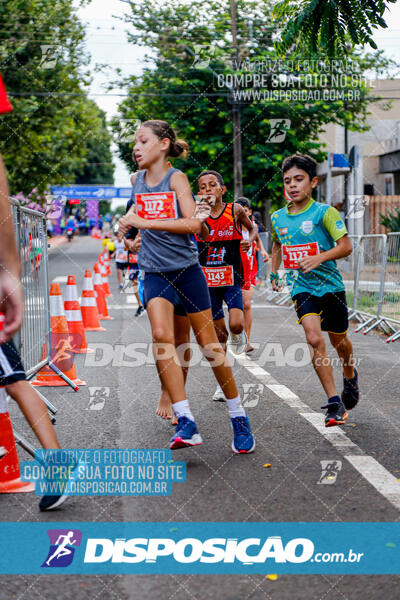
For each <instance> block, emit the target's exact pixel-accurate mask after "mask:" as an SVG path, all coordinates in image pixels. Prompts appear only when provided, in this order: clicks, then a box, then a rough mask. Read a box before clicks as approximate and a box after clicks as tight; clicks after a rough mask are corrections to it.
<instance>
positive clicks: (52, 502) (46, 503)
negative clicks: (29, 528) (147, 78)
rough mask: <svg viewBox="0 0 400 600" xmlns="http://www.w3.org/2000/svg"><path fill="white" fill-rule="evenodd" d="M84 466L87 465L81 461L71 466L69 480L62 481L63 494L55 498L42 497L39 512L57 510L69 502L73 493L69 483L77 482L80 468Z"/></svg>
mask: <svg viewBox="0 0 400 600" xmlns="http://www.w3.org/2000/svg"><path fill="white" fill-rule="evenodd" d="M82 466H85V463H83V462H81V461H78V462H76V463H72V464H71V466H70V468H69V477H68V478H67V479H64V480H62V481H60V491H61V492H62V493H61V494H58V495H57V496H53V495H46V496H42V498H41V500H40V502H39V510H41V511H42V512H44V511H46V510H55V509H57V508H59V507H60V506H61V504H64V502H65V501H66V500H67V498H68V497H69V496H70V495H71V493H70V491H71V489H70V486H69V483H70V482H71V481H76V480H77V478H78V470H79V467H82Z"/></svg>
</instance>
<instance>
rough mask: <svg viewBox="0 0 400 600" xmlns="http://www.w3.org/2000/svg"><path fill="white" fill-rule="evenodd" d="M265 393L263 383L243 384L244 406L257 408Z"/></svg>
mask: <svg viewBox="0 0 400 600" xmlns="http://www.w3.org/2000/svg"><path fill="white" fill-rule="evenodd" d="M263 392H264V385H263V384H262V383H244V384H243V406H245V407H246V408H254V407H255V406H257V404H258V401H259V400H260V397H261V396H262V394H263Z"/></svg>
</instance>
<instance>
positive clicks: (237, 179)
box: [230, 0, 243, 200]
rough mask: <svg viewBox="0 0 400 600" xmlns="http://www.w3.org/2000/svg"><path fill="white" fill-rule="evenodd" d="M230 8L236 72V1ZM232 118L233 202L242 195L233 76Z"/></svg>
mask: <svg viewBox="0 0 400 600" xmlns="http://www.w3.org/2000/svg"><path fill="white" fill-rule="evenodd" d="M230 7H231V32H232V47H233V61H234V71H237V68H238V62H239V49H238V42H237V18H236V0H230ZM232 92H233V93H232V116H233V176H234V195H235V200H236V199H237V198H238V197H239V196H242V194H243V175H242V132H241V129H240V100H238V99H237V95H236V92H237V82H236V77H235V76H234V84H233V89H232Z"/></svg>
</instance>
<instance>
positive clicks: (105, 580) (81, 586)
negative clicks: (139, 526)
mask: <svg viewBox="0 0 400 600" xmlns="http://www.w3.org/2000/svg"><path fill="white" fill-rule="evenodd" d="M99 247H100V244H99V242H98V241H96V240H92V239H82V238H81V239H78V240H75V241H74V242H73V243H72V244H68V245H67V244H65V245H62V246H60V247H58V248H57V249H54V250H53V251H52V253H51V257H50V280H54V279H55V278H57V277H58V278H60V277H63V276H66V275H70V274H71V275H75V276H76V278H77V282H78V286H79V289H81V285H82V281H83V275H84V270H85V269H86V268H92V266H93V263H94V260H95V257H96V255H97V253H98V251H99ZM110 284H111V290H112V292H113V294H114V295H113V297H112V298H110V299H109V310H110V314H111V315H112V316H113V317H114V320H112V321H104V322H103V324H105V327H106V329H107V331H106V332H92V333H88V334H87V338H88V343H89V346H92V347H93V348H94V347H95V346H96V344H97V345H98V346H99V345H100V346H99V347H98V348H97V351H96V354H89V355H77V356H76V360H75V364H76V367H77V373H78V376H79V377H80V378H81V379H84V380H85V381H86V382H87V386H83V387H81V389H80V390H79V392H78V393H74V392H73V391H72V390H71V389H70V388H45V389H44V394H45V395H46V397H47V398H48V399H49V400H51V401H52V402H53V403H54V404H55V405H56V406H57V408H58V414H57V424H56V430H57V433H58V435H59V439H60V442H61V443H62V445H63V446H64V447H70V448H165V447H167V444H168V441H169V438H170V436H171V435H172V431H173V429H172V427H171V425H170V424H169V423H168V422H166V421H163V420H161V419H160V418H159V417H156V416H155V414H154V411H155V408H156V404H157V401H158V397H159V392H160V385H159V382H158V378H157V375H156V370H155V366H154V364H153V363H152V360H151V350H150V341H151V336H150V327H149V322H148V319H147V316H146V315H143V316H142V317H140V318H135V317H134V312H135V310H136V307H135V305H134V303H132V302H131V300H130V299H131V298H132V296H130V295H127V294H120V293H119V291H118V289H117V282H116V275H115V271H114V269H113V271H112V276H111V278H110ZM62 287H63V286H62ZM350 337H351V339H352V341H353V343H354V346H355V349H356V351H355V354H356V357H357V358H358V360H359V373H360V385H361V391H362V397H361V402H360V404H359V406H358V407H357V408H356V409H355V410H354V411H353V412H352V413H351V414H350V416H349V419H348V422H347V424H346V426H344V427H343V428H341V431H342V433H337V429H338V428H335V430H334V431H333V430H325V428H323V427H321V424H322V423H323V418H322V415H323V413H322V411H321V410H320V406H321V405H322V404H324V397H323V394H322V393H321V388H320V385H319V383H318V381H317V378H316V376H315V374H314V372H313V369H312V366H311V365H310V364H309V363H307V364H305V360H303V359H304V356H303V350H302V347H301V344H302V342H303V337H302V329H301V328H300V327H299V326H298V325H297V324H296V319H295V314H294V312H293V311H291V310H289V309H287V308H279V307H271V306H269V305H267V304H265V303H264V302H263V301H261V300H257V297H256V299H255V308H254V324H253V334H252V342H253V343H255V344H258V345H259V347H258V349H257V350H256V351H255V352H254V353H253V355H252V356H251V358H250V359H245V358H242V359H241V360H240V361H239V362H235V365H234V373H235V377H236V380H237V382H238V384H239V387H240V391H241V393H242V395H243V396H244V397H245V404H247V411H248V414H249V417H250V420H251V423H252V427H253V432H254V434H255V437H256V441H257V448H256V452H255V453H254V454H252V455H233V454H232V451H231V449H230V444H231V428H230V422H229V418H228V415H227V410H226V406H225V405H224V404H223V403H214V402H212V401H211V397H212V394H213V392H214V390H215V385H216V383H215V381H214V379H213V376H212V371H211V370H210V369H209V367H208V366H203V365H201V364H195V365H193V366H191V368H190V373H189V379H188V386H187V389H188V397H189V399H190V402H191V407H192V410H193V412H194V414H195V417H196V422H197V424H198V427H199V430H200V432H201V434H202V437H203V440H204V443H203V445H202V446H200V447H198V448H192V449H185V450H181V451H179V454H177V456H176V459H178V460H184V461H186V463H187V480H186V482H185V483H176V484H174V488H173V494H172V495H171V496H166V497H134V498H132V497H126V498H118V497H117V498H115V497H111V498H110V497H94V498H86V497H85V498H82V497H73V498H70V499H69V500H68V501H67V502H66V503H65V504H64V506H63V508H62V510H60V511H57V512H54V513H50V514H43V513H39V511H38V509H37V497H35V496H34V495H33V494H19V495H17V494H14V495H2V496H1V497H0V506H1V512H2V516H3V520H5V521H42V522H46V521H48V522H52V521H91V522H96V521H98V522H101V521H171V522H174V521H188V522H191V521H242V522H246V521H266V522H275V521H281V522H282V521H295V522H296V521H336V522H343V521H357V522H360V521H361V522H363V521H397V520H398V518H399V509H400V484H399V490H397V488H396V486H395V483H394V482H396V480H397V479H398V478H400V463H399V450H400V441H399V435H398V433H399V426H398V423H399V417H400V407H399V395H400V394H399V388H400V386H399V380H400V377H399V362H400V361H399V359H400V353H399V349H400V345H399V344H391V345H386V344H385V343H384V340H383V339H382V338H380V337H379V336H376V335H374V334H371V335H369V336H362V335H360V334H354V333H353V331H351V333H350ZM136 343H138V344H143V345H142V346H141V350H140V352H142V353H144V354H147V355H148V357H149V358H148V359H147V360H146V361H142V362H145V364H141V365H140V366H132V364H131V365H129V362H132V357H131V356H129V355H128V353H125V354H124V352H125V348H126V347H127V346H128V345H132V344H136ZM296 344H297V346H296ZM131 348H132V346H131ZM128 352H129V351H128ZM257 366H258V368H257ZM335 376H336V379H337V382H338V386H339V390H340V389H341V388H340V385H341V382H340V378H341V375H340V369H339V367H336V368H335ZM96 387H98V388H104V389H103V390H102V394H103V400H104V405H102V403H100V406H101V405H102V408H101V409H99V410H93V409H91V408H90V406H93V403H92V402H91V400H90V392H91V391H92V397H93V393H94V392H93V390H90V388H96ZM42 391H43V390H42ZM11 415H12V419H13V423H14V427H15V429H16V430H17V431H19V432H21V433H23V434H24V435H26V437H27V438H29V439H30V440H31V441H32V442H33V437H32V434H31V433H30V431H29V428H28V427H27V425H26V423H25V422H24V420H23V418H22V417H21V416H20V415H19V414H18V411H16V410H15V408H14V407H11ZM332 431H333V433H332ZM328 432H329V433H328ZM19 454H20V457H21V460H26V459H27V455H26V454H25V453H24V452H23V451H21V450H20V451H19ZM349 456H350V457H353V458H352V459H351V460H349V458H348V457H349ZM354 457H355V458H354ZM324 460H326V461H330V462H335V463H336V464H337V465H338V464H339V462H341V470H340V472H339V473H338V475H337V479H336V481H335V483H334V484H332V485H320V484H319V483H318V481H319V480H320V479H321V474H322V471H321V464H320V463H321V461H324ZM265 464H270V465H271V467H269V468H265V467H264V465H265ZM382 482H383V483H382ZM0 583H1V584H2V585H1V587H0V599H3V598H4V600H5V599H7V600H9V599H10V598H18V600H19V599H25V598H29V599H30V600H31V599H36V598H37V599H39V598H40V599H41V600H42V599H43V598H46V599H47V598H49V599H50V598H51V599H53V598H57V600H64V598H65V599H70V598H72V597H74V596H76V597H82V598H85V599H87V600H94V599H95V598H96V599H98V598H110V599H113V600H131V599H135V600H136V599H139V598H140V599H146V600H147V599H151V600H172V599H175V598H179V599H180V600H208V599H210V600H239V599H244V598H248V599H249V600H250V599H251V600H265V599H267V598H270V599H274V600H275V599H276V600H289V599H290V600H297V599H298V600H300V599H301V600H314V599H315V600H317V599H320V600H322V599H324V600H343V599H351V600H353V599H354V600H360V599H362V600H374V599H378V598H400V578H399V577H398V576H367V575H365V576H353V575H347V576H339V575H335V576H321V575H318V576H317V575H313V576H305V575H301V576H300V575H299V576H295V575H280V576H279V577H278V579H277V580H274V581H271V580H269V579H266V577H265V575H257V576H248V575H229V576H223V575H214V576H200V575H195V576H177V575H165V576H160V575H153V576H144V575H142V576H113V575H109V576H59V575H57V576H55V575H53V576H52V577H49V576H44V575H40V576H29V577H26V576H13V577H10V576H5V575H3V576H0Z"/></svg>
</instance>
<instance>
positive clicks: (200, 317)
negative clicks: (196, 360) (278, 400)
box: [188, 309, 239, 399]
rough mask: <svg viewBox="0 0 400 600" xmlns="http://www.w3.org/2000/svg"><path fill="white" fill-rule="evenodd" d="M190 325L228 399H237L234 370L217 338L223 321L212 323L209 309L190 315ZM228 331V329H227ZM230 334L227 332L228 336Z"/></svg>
mask: <svg viewBox="0 0 400 600" xmlns="http://www.w3.org/2000/svg"><path fill="white" fill-rule="evenodd" d="M188 317H189V319H190V324H191V326H192V328H193V332H194V335H195V336H196V340H197V343H198V344H199V346H200V348H201V351H202V352H203V354H204V356H205V357H206V358H207V360H208V361H209V362H210V365H211V368H212V370H213V372H214V375H215V377H216V379H217V381H218V383H219V384H220V386H221V388H222V390H223V391H224V394H225V397H226V398H227V399H232V398H237V397H238V395H239V393H238V389H237V387H236V382H235V379H234V376H233V372H232V368H231V366H230V365H229V362H228V360H227V358H226V355H225V352H224V349H223V347H222V345H221V343H220V342H219V340H218V338H217V333H216V331H217V327H218V330H219V331H223V329H222V324H221V321H222V319H219V321H218V322H217V327H215V323H216V322H215V321H214V322H213V321H212V316H211V310H210V309H207V310H204V311H201V312H198V313H191V314H189V315H188ZM225 331H226V328H225ZM227 333H228V332H226V335H227Z"/></svg>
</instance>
